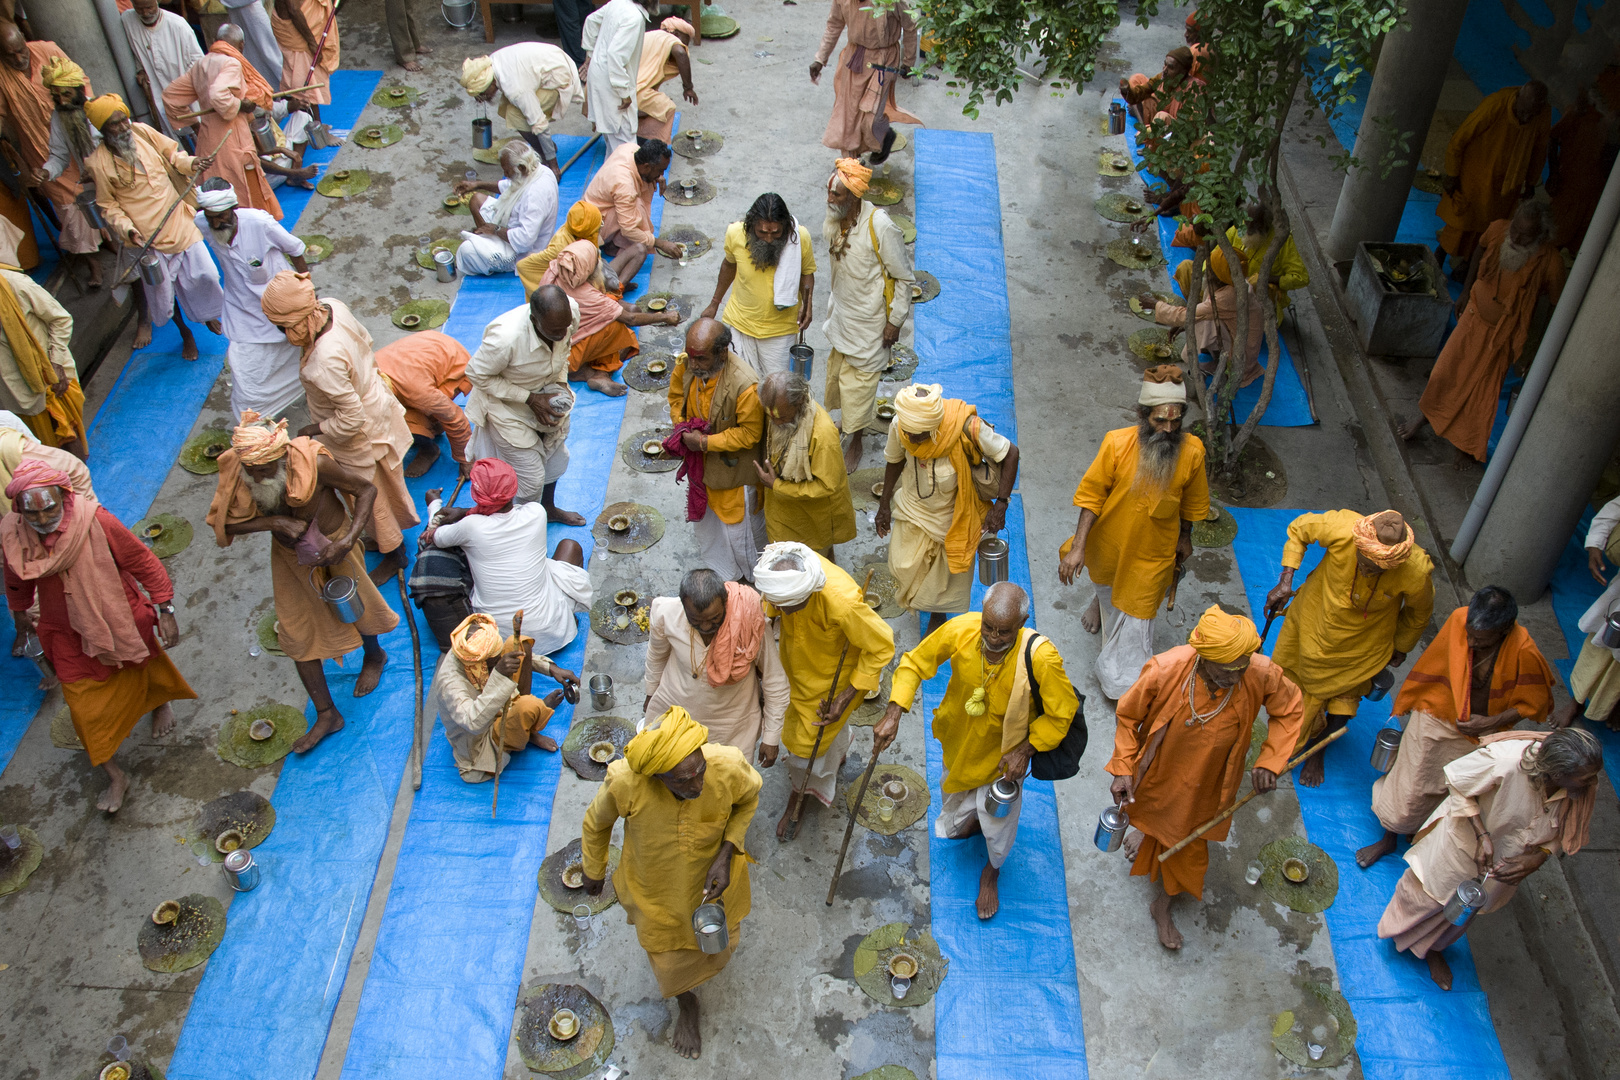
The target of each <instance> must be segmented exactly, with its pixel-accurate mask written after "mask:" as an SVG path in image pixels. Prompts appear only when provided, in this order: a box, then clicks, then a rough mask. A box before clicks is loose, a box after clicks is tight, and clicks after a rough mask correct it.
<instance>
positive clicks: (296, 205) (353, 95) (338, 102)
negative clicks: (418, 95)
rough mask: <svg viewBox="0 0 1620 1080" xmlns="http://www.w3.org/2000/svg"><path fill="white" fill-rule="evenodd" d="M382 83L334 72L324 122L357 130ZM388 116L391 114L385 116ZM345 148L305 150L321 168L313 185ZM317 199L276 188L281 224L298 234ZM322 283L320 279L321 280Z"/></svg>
mask: <svg viewBox="0 0 1620 1080" xmlns="http://www.w3.org/2000/svg"><path fill="white" fill-rule="evenodd" d="M380 82H382V72H380V71H346V70H341V69H340V70H338V71H334V72H332V78H331V83H330V85H331V88H332V103H331V104H330V105H322V106H321V120H323V121H324V122H325V123H327V124H329V125H331V127H332V129H333V130H334V131H340V132H341V131H345V130H351V129H353V127H354V125H355V124H357V123H359V122H360V113H361V112H362V111H363V110H364V109H365V107H366V106H367V105H368V104H370V103H371V95H372V94H374V93H376V91H377V84H378V83H380ZM415 107H416V108H419V109H421V108H426V107H427V106H426V104H425V103H424V102H422V101H418V102H417V104H416V106H415ZM385 115H387V114H385ZM341 149H342V147H339V146H328V147H326V148H325V149H323V150H317V149H315V148H314V147H313V146H310V147H308V148H306V149H305V150H304V164H305V165H318V166H320V168H319V169H318V170H316V173H315V176H314V177H313V178H312V179H311V180H310V183H316V182H318V181H319V180H320V178H321V177H323V176H325V175H326V167H327V166H328V165H330V164H331V163H332V159H333V158H335V157H337V154H338V151H339V150H341ZM314 197H315V191H314V190H313V189H312V188H299V187H293V186H292V185H291V184H282V185H281V186H280V187H278V188H276V201H277V202H279V203H281V224H282V225H283V226H285V227H286V229H287V231H288V232H290V233H296V232H298V219H299V218H300V217H301V216H303V213H304V207H306V206H308V205H309V201H310V200H311V199H312V198H314ZM317 280H318V279H317Z"/></svg>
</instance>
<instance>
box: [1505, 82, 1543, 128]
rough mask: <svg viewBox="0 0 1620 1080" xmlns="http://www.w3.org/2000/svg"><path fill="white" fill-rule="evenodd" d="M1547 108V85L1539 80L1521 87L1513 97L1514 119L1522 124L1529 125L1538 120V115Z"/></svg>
mask: <svg viewBox="0 0 1620 1080" xmlns="http://www.w3.org/2000/svg"><path fill="white" fill-rule="evenodd" d="M1546 107H1547V84H1546V83H1544V82H1542V81H1540V80H1539V79H1532V80H1530V81H1529V82H1527V83H1525V84H1524V85H1523V86H1521V87H1519V92H1518V93H1517V94H1515V95H1514V96H1513V118H1514V119H1515V120H1517V121H1518V122H1519V123H1521V124H1528V123H1529V122H1530V121H1531V120H1534V119H1535V118H1536V114H1538V113H1540V112H1541V110H1542V109H1545V108H1546Z"/></svg>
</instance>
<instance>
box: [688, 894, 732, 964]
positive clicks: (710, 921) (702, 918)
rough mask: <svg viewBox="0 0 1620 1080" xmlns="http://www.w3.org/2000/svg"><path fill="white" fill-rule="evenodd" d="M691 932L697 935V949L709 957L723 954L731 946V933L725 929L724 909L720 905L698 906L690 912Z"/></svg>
mask: <svg viewBox="0 0 1620 1080" xmlns="http://www.w3.org/2000/svg"><path fill="white" fill-rule="evenodd" d="M692 932H693V933H694V934H696V935H697V942H698V948H699V949H702V950H703V951H704V952H706V953H708V954H709V955H711V956H712V955H714V954H715V953H723V952H725V951H726V946H728V945H730V944H731V931H730V930H728V929H727V928H726V909H725V906H724V905H722V904H699V905H698V909H697V910H696V911H694V912H692Z"/></svg>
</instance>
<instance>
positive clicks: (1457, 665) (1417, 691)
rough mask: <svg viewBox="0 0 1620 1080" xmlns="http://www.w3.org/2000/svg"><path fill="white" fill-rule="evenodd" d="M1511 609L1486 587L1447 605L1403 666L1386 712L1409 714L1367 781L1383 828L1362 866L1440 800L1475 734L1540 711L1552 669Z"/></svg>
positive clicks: (1538, 718)
mask: <svg viewBox="0 0 1620 1080" xmlns="http://www.w3.org/2000/svg"><path fill="white" fill-rule="evenodd" d="M1518 617H1519V605H1518V604H1517V603H1516V602H1514V599H1513V594H1512V593H1509V592H1508V591H1507V590H1506V589H1503V588H1500V587H1498V586H1496V585H1487V586H1485V587H1484V588H1483V589H1481V590H1479V591H1478V592H1477V593H1475V594H1474V595H1473V598H1472V599H1470V600H1469V601H1468V606H1467V607H1460V608H1458V609H1457V610H1455V611H1453V612H1452V613H1451V616H1450V618H1448V619H1446V622H1445V625H1444V626H1442V627H1441V628H1440V633H1438V634H1436V635H1435V638H1434V640H1433V641H1432V642H1430V643H1429V647H1428V648H1427V649H1424V650H1423V655H1422V656H1420V657H1418V661H1417V663H1416V664H1414V665H1413V666H1412V672H1411V674H1409V675H1407V677H1406V682H1405V683H1404V684H1403V685H1402V686H1401V692H1400V694H1399V695H1398V696H1397V697H1396V698H1395V706H1394V710H1393V711H1394V714H1395V715H1396V716H1401V715H1403V714H1410V715H1409V716H1408V717H1407V721H1406V730H1405V732H1404V734H1402V736H1401V745H1400V750H1399V752H1398V753H1397V754H1396V756H1395V764H1394V765H1393V766H1391V767H1390V770H1389V772H1388V773H1386V774H1385V775H1383V776H1380V777H1379V778H1378V779H1377V780H1374V781H1373V787H1372V808H1373V813H1375V814H1377V815H1378V820H1379V821H1380V822H1382V823H1383V826H1384V830H1385V832H1384V835H1383V838H1382V839H1380V840H1379V841H1378V842H1377V843H1375V844H1369V845H1367V846H1366V847H1364V848H1362V849H1361V850H1360V851H1358V852H1356V863H1357V864H1358V865H1360V866H1361V867H1362V869H1366V868H1367V867H1369V866H1371V865H1372V864H1373V863H1375V862H1377V861H1378V860H1379V859H1382V858H1383V857H1384V856H1385V855H1388V854H1390V853H1391V852H1393V851H1394V850H1395V837H1396V836H1397V835H1403V836H1411V835H1412V834H1413V833H1416V832H1417V831H1418V830H1419V829H1420V828H1422V827H1423V823H1424V822H1425V821H1427V820H1428V818H1429V815H1430V814H1432V813H1434V810H1435V807H1437V806H1439V805H1440V804H1441V803H1442V802H1443V801H1445V797H1446V771H1445V770H1446V766H1447V765H1450V764H1451V763H1452V762H1453V761H1456V760H1457V759H1458V758H1460V757H1462V756H1463V755H1464V754H1471V753H1473V752H1474V751H1475V750H1477V749H1478V748H1479V745H1480V743H1479V740H1480V738H1481V737H1482V736H1485V735H1490V734H1493V733H1495V732H1498V731H1505V730H1507V729H1508V728H1511V727H1513V726H1514V725H1515V724H1517V723H1518V722H1519V721H1520V720H1534V721H1535V722H1536V723H1538V724H1539V723H1541V722H1542V721H1543V720H1545V719H1546V718H1547V711H1548V710H1549V709H1550V708H1551V707H1552V682H1553V673H1552V668H1551V667H1550V666H1549V665H1548V664H1547V661H1546V659H1545V658H1544V657H1543V656H1542V655H1541V650H1540V649H1538V648H1536V643H1535V642H1534V641H1533V640H1531V638H1530V631H1528V630H1526V629H1525V628H1524V627H1522V626H1520V625H1519V623H1518ZM1571 715H1572V714H1571Z"/></svg>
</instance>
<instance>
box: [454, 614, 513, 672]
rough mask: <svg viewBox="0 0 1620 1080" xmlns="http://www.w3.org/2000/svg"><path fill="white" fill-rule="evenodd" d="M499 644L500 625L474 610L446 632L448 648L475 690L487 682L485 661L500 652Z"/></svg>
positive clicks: (500, 646) (500, 643) (493, 657)
mask: <svg viewBox="0 0 1620 1080" xmlns="http://www.w3.org/2000/svg"><path fill="white" fill-rule="evenodd" d="M502 647H503V643H502V641H501V631H500V627H498V626H496V625H495V620H494V619H492V618H490V617H489V616H488V615H484V614H481V613H476V612H475V613H474V614H472V615H469V616H467V617H466V618H465V619H462V620H461V625H460V626H457V627H456V628H455V629H454V630H452V631H450V651H451V652H452V653H454V654H455V657H456V659H457V660H460V661H461V669H462V670H463V671H464V672H466V673H467V680H468V681H469V682H471V683H472V684H473V685H474V686H476V687H478V689H479V691H482V690H483V689H484V685H485V684H486V683H488V682H489V662H490V661H491V660H493V659H495V658H496V657H497V656H499V655H501V649H502Z"/></svg>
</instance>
